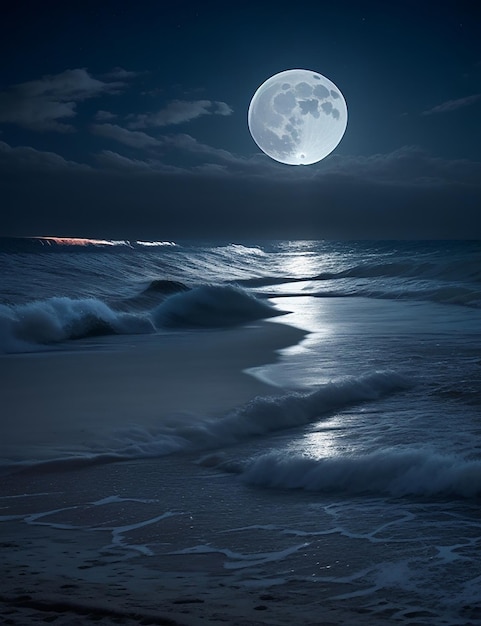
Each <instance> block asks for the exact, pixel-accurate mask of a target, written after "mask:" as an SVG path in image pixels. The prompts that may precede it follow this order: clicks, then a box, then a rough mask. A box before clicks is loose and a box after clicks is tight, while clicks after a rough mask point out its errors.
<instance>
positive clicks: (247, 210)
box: [0, 129, 481, 240]
mask: <svg viewBox="0 0 481 626" xmlns="http://www.w3.org/2000/svg"><path fill="white" fill-rule="evenodd" d="M123 130H125V129H121V131H123ZM111 132H112V134H113V135H115V136H117V137H122V136H123V135H122V134H121V132H119V131H118V130H115V129H114V130H113V131H111ZM128 132H129V131H128ZM130 132H132V131H130ZM141 135H142V133H141ZM125 136H127V135H125ZM135 136H136V135H135V134H134V135H133V137H135ZM162 139H163V138H162ZM182 146H183V147H182ZM209 148H210V147H209V146H204V145H203V144H200V143H198V142H196V141H195V140H194V139H193V138H187V139H186V138H185V137H184V138H183V139H181V141H180V142H179V143H178V144H177V146H176V149H178V150H185V151H189V150H190V152H189V154H190V155H192V158H191V159H190V161H192V163H190V165H189V168H187V167H186V166H183V167H180V166H175V165H172V164H170V163H169V164H167V163H165V162H164V159H165V157H164V156H162V157H158V156H157V155H156V154H153V155H152V157H151V158H139V159H134V158H129V157H127V156H125V155H122V154H119V153H117V152H113V151H111V150H105V151H103V152H101V153H100V154H98V155H97V156H96V163H95V167H93V166H92V167H89V166H87V165H81V164H78V163H73V162H69V161H66V160H65V159H63V158H62V157H60V156H59V155H55V154H53V153H42V152H40V151H37V150H35V149H33V148H31V147H19V148H10V147H9V146H7V144H5V143H0V171H1V172H3V178H2V181H1V185H0V205H1V206H2V212H0V231H2V232H3V233H4V234H12V235H21V234H29V233H30V234H42V233H45V232H47V231H48V232H53V233H71V234H72V236H73V235H75V236H92V237H97V238H98V237H106V238H118V239H124V238H125V239H131V238H137V239H154V238H159V237H160V238H168V239H174V240H175V239H176V238H177V239H179V238H189V237H209V238H214V237H229V238H231V239H232V240H241V239H242V238H246V237H259V238H286V237H287V238H311V239H312V238H393V239H395V238H419V237H423V238H469V237H470V238H476V237H481V223H480V221H479V206H480V202H481V163H479V162H473V161H467V160H447V159H439V158H434V157H431V156H430V155H429V154H427V153H425V152H423V151H421V150H419V149H418V148H415V147H406V148H403V149H401V150H397V151H395V152H392V153H389V154H378V155H372V156H371V157H343V156H341V155H338V156H336V157H335V158H334V157H333V158H332V159H331V158H329V159H326V160H325V161H323V162H321V163H319V164H318V165H317V166H311V167H289V166H283V165H281V164H276V163H274V162H272V161H270V160H269V159H267V157H266V158H263V157H262V156H255V157H253V158H251V159H240V158H238V159H236V160H234V161H232V162H230V161H228V160H226V159H224V160H222V161H221V160H219V159H217V163H215V162H212V161H214V156H213V155H212V158H211V156H209V154H208V152H209ZM196 150H198V152H196ZM214 150H215V149H214ZM195 156H197V157H198V158H196V159H194V157H195ZM182 162H183V163H184V159H182ZM26 229H28V232H27V231H26Z"/></svg>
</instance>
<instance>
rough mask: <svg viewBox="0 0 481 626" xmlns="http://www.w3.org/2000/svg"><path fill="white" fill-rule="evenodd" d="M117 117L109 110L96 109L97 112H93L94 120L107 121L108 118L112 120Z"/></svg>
mask: <svg viewBox="0 0 481 626" xmlns="http://www.w3.org/2000/svg"><path fill="white" fill-rule="evenodd" d="M116 117H117V115H115V113H111V112H110V111H102V110H100V111H97V113H96V114H95V120H96V121H97V122H107V121H110V120H113V119H115V118H116Z"/></svg>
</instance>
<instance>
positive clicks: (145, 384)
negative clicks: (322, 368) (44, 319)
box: [0, 322, 305, 460]
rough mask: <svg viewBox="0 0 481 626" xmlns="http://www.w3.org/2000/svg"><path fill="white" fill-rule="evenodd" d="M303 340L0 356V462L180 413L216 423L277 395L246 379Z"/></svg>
mask: <svg viewBox="0 0 481 626" xmlns="http://www.w3.org/2000/svg"><path fill="white" fill-rule="evenodd" d="M304 336H305V332H303V331H301V330H299V329H297V328H293V327H291V326H286V325H285V324H278V323H269V322H264V323H258V324H257V325H253V326H251V327H248V328H243V329H241V330H239V329H235V330H233V329H222V330H206V331H202V332H198V331H197V332H179V333H169V334H161V335H154V336H153V335H138V336H128V337H125V336H123V337H102V338H98V339H91V340H83V341H79V342H71V344H70V346H68V347H67V349H63V350H53V351H50V352H37V353H29V354H16V355H8V356H0V378H1V380H2V387H1V390H0V406H1V407H2V413H3V417H2V421H1V425H0V429H1V430H0V441H1V443H0V459H1V458H4V459H6V460H12V459H21V458H22V457H26V456H27V450H28V448H29V447H30V448H31V454H33V455H34V458H39V459H42V458H43V459H48V458H51V457H52V455H53V456H55V452H54V450H55V449H57V450H58V453H59V454H60V452H61V450H62V449H63V450H64V451H66V450H69V449H76V448H78V447H79V446H80V447H82V445H83V444H84V442H85V441H86V440H92V439H93V438H95V439H98V440H99V441H100V440H102V438H103V437H105V436H109V435H110V434H111V433H112V431H113V430H116V429H120V428H122V427H129V426H139V425H140V426H142V427H144V428H149V427H154V426H156V425H158V424H159V423H160V422H162V420H164V419H165V418H168V417H171V416H172V415H177V414H180V413H190V414H195V415H198V416H206V415H208V416H212V417H216V416H219V415H224V414H225V413H227V412H228V411H230V410H231V409H233V408H235V407H237V406H239V405H241V404H244V403H245V402H247V401H248V400H250V399H251V398H253V397H254V396H256V395H269V394H272V393H276V392H278V391H276V389H275V388H274V387H271V386H270V385H266V384H264V383H262V382H260V381H259V380H258V379H256V378H255V377H253V376H250V375H249V374H247V373H245V372H244V370H246V369H248V368H252V367H256V366H260V365H264V364H266V363H270V362H273V361H275V360H276V351H277V350H281V349H282V348H286V347H288V346H290V345H293V344H295V343H297V342H298V341H300V340H302V338H303V337H304Z"/></svg>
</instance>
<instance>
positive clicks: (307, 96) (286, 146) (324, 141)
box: [248, 70, 347, 165]
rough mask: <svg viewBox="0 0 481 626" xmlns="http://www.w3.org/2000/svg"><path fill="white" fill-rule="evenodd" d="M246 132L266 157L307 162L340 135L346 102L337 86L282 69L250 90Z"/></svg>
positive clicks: (321, 78) (318, 157) (321, 154)
mask: <svg viewBox="0 0 481 626" xmlns="http://www.w3.org/2000/svg"><path fill="white" fill-rule="evenodd" d="M248 124H249V130H250V132H251V135H252V137H253V139H254V141H255V142H256V143H257V145H258V146H259V148H260V149H261V150H262V151H263V152H265V154H267V155H268V156H270V157H271V158H272V159H274V160H276V161H280V162H281V163H287V164H289V165H310V164H312V163H317V162H318V161H320V160H321V159H323V158H325V157H326V156H327V155H328V154H330V153H331V152H332V151H333V150H334V149H335V148H336V146H337V145H338V144H339V142H340V141H341V139H342V136H343V135H344V132H345V130H346V126H347V106H346V102H345V100H344V98H343V96H342V94H341V92H340V90H339V89H338V87H337V86H336V85H335V84H334V83H333V82H331V81H330V80H329V79H328V78H326V77H325V76H322V75H321V74H314V73H313V72H312V71H308V70H287V71H285V72H281V73H280V74H275V75H274V76H271V78H269V79H268V80H266V81H265V82H264V83H263V84H262V85H261V86H260V87H259V89H257V91H256V92H255V94H254V96H253V98H252V100H251V103H250V106H249V113H248Z"/></svg>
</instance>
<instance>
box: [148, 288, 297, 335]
mask: <svg viewBox="0 0 481 626" xmlns="http://www.w3.org/2000/svg"><path fill="white" fill-rule="evenodd" d="M284 313H285V311H279V310H278V309H276V308H274V307H273V306H272V305H271V304H269V303H268V302H265V301H262V300H259V299H258V298H256V297H255V296H254V295H252V294H249V293H248V292H247V291H245V290H243V289H241V288H240V287H233V286H230V285H227V286H215V285H204V286H201V287H196V288H194V289H191V290H190V291H185V292H183V293H178V294H176V295H173V296H172V297H170V298H168V299H167V300H165V301H164V302H162V303H161V304H160V305H159V306H158V307H156V308H155V309H154V311H153V312H152V318H153V320H154V323H155V324H156V326H159V327H194V328H195V327H207V328H212V327H225V326H235V325H238V324H244V323H246V322H249V321H253V320H257V319H263V318H267V317H275V316H277V315H283V314H284Z"/></svg>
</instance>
